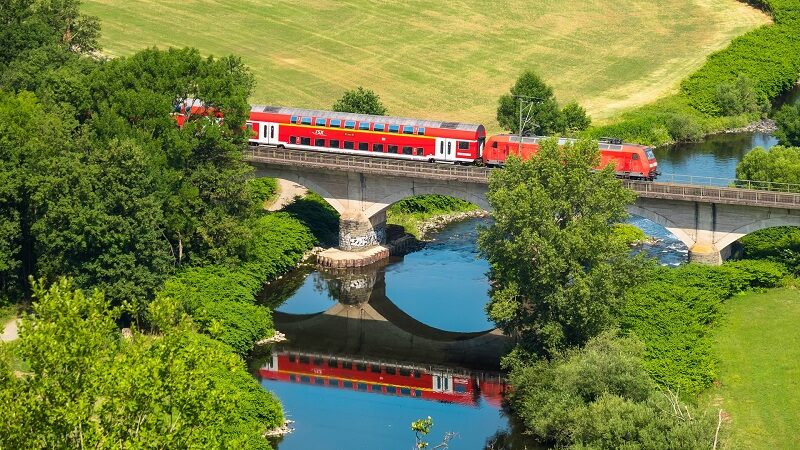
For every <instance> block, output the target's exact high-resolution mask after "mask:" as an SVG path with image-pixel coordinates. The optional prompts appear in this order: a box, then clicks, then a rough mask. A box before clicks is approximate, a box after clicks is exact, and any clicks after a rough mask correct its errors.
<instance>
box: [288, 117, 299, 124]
mask: <svg viewBox="0 0 800 450" xmlns="http://www.w3.org/2000/svg"><path fill="white" fill-rule="evenodd" d="M295 122H297V116H292V118H291V119H289V123H295Z"/></svg>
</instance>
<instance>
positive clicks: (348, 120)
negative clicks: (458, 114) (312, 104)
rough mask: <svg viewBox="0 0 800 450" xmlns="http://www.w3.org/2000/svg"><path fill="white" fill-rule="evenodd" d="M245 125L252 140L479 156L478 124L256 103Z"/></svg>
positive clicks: (433, 156) (435, 157) (379, 152)
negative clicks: (250, 133) (249, 130)
mask: <svg viewBox="0 0 800 450" xmlns="http://www.w3.org/2000/svg"><path fill="white" fill-rule="evenodd" d="M247 128H249V129H251V130H252V131H253V135H252V136H251V137H250V142H251V143H252V144H266V145H277V146H280V147H286V148H293V149H301V150H313V151H321V152H330V153H349V154H362V155H363V154H368V155H372V156H381V157H384V158H396V159H411V160H419V161H431V162H447V163H473V162H475V161H478V160H479V158H480V155H481V151H482V149H483V143H484V141H485V140H486V129H484V127H483V125H474V124H466V123H457V122H440V121H432V120H417V119H406V118H400V117H389V116H373V115H367V114H350V113H340V112H333V111H319V110H311V109H297V108H283V107H277V106H257V105H254V106H253V107H252V108H251V110H250V120H248V121H247Z"/></svg>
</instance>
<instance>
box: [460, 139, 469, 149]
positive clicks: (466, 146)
mask: <svg viewBox="0 0 800 450" xmlns="http://www.w3.org/2000/svg"><path fill="white" fill-rule="evenodd" d="M458 149H459V150H469V142H467V141H458Z"/></svg>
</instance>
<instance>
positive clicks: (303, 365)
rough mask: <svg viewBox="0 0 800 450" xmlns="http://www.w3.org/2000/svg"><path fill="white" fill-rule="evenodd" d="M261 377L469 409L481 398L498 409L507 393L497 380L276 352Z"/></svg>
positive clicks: (329, 357)
mask: <svg viewBox="0 0 800 450" xmlns="http://www.w3.org/2000/svg"><path fill="white" fill-rule="evenodd" d="M260 374H261V377H262V378H266V379H270V380H278V381H286V382H292V383H301V384H310V385H316V386H327V387H335V388H339V389H351V390H355V391H361V392H372V393H377V394H386V395H398V396H403V397H412V398H421V399H426V400H437V401H442V402H450V403H461V404H467V405H473V404H476V403H477V401H478V398H480V397H483V398H484V399H485V400H486V401H488V402H489V403H492V404H495V405H499V404H500V402H501V401H502V399H503V395H504V393H505V392H506V384H505V380H504V379H503V378H501V377H500V376H497V375H487V374H470V373H460V372H454V371H452V370H448V369H434V368H427V369H426V368H421V367H413V366H408V365H403V364H392V363H386V362H377V361H365V360H356V359H349V358H342V357H334V356H322V355H314V354H308V353H297V352H277V353H274V354H273V355H272V359H271V360H269V361H268V362H267V363H266V365H265V366H264V367H262V368H261V370H260Z"/></svg>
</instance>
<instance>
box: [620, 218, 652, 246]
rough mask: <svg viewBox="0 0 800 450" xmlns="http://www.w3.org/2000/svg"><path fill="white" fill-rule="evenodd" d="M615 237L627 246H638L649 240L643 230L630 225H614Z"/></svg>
mask: <svg viewBox="0 0 800 450" xmlns="http://www.w3.org/2000/svg"><path fill="white" fill-rule="evenodd" d="M614 236H615V237H616V238H618V239H620V240H621V241H622V242H624V243H625V245H636V244H639V243H642V242H644V241H646V240H647V235H646V234H645V232H644V231H642V229H641V228H639V227H637V226H636V225H631V224H629V223H618V224H616V225H614Z"/></svg>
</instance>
